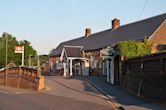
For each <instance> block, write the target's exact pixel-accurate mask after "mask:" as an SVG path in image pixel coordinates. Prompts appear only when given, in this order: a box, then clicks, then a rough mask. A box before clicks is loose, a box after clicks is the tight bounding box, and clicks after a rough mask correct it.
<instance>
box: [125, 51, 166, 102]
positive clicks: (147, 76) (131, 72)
mask: <svg viewBox="0 0 166 110" xmlns="http://www.w3.org/2000/svg"><path fill="white" fill-rule="evenodd" d="M122 86H123V87H124V88H126V89H127V90H128V91H129V92H132V93H134V94H135V95H139V94H140V96H141V97H144V98H148V99H151V100H155V101H162V102H163V101H164V102H166V53H158V54H152V55H147V56H143V57H137V58H133V59H129V60H126V61H125V62H123V76H122Z"/></svg>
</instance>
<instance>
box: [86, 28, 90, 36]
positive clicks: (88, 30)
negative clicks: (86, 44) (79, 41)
mask: <svg viewBox="0 0 166 110" xmlns="http://www.w3.org/2000/svg"><path fill="white" fill-rule="evenodd" d="M90 35H91V28H86V29H85V37H88V36H90Z"/></svg>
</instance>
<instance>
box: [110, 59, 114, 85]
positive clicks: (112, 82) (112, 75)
mask: <svg viewBox="0 0 166 110" xmlns="http://www.w3.org/2000/svg"><path fill="white" fill-rule="evenodd" d="M111 59H112V60H111V75H110V76H111V84H114V57H112V58H111Z"/></svg>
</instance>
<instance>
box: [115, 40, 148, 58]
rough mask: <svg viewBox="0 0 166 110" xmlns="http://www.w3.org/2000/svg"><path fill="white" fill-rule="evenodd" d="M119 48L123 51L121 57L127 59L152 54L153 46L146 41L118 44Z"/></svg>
mask: <svg viewBox="0 0 166 110" xmlns="http://www.w3.org/2000/svg"><path fill="white" fill-rule="evenodd" d="M118 48H119V49H120V51H121V55H122V56H125V57H126V58H132V57H136V56H143V55H146V54H150V53H151V45H150V43H149V42H148V41H147V39H145V40H144V41H143V42H141V41H122V42H120V43H119V44H118Z"/></svg>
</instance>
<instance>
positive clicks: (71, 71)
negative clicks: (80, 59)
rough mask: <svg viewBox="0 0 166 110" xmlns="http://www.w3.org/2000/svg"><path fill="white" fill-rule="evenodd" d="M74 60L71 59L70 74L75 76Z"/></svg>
mask: <svg viewBox="0 0 166 110" xmlns="http://www.w3.org/2000/svg"><path fill="white" fill-rule="evenodd" d="M72 67H73V60H72V59H70V76H73V70H72V69H73V68H72Z"/></svg>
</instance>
